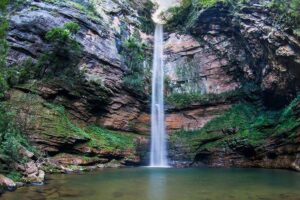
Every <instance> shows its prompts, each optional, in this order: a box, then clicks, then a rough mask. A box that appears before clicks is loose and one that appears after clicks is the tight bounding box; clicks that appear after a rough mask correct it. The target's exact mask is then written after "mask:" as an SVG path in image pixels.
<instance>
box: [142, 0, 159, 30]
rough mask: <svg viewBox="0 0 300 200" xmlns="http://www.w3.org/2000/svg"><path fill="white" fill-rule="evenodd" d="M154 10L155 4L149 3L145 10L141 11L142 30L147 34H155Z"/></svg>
mask: <svg viewBox="0 0 300 200" xmlns="http://www.w3.org/2000/svg"><path fill="white" fill-rule="evenodd" d="M153 9H154V4H153V3H152V2H151V1H147V2H146V4H145V8H144V9H142V10H141V11H139V21H140V23H141V25H140V29H141V30H142V31H143V32H145V33H147V34H151V33H153V31H154V28H155V27H154V22H153V20H152V12H153Z"/></svg>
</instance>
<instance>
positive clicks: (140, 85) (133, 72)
mask: <svg viewBox="0 0 300 200" xmlns="http://www.w3.org/2000/svg"><path fill="white" fill-rule="evenodd" d="M146 50H147V46H146V45H145V44H144V43H141V42H140V41H138V39H136V38H134V37H130V38H128V39H127V40H125V41H124V42H123V49H122V52H121V53H122V55H123V58H124V62H125V65H126V66H127V68H128V69H127V72H126V74H125V77H124V84H125V86H127V87H128V88H130V89H133V90H134V91H137V92H143V91H144V89H145V86H146V85H145V81H146V79H147V76H148V75H147V74H146V69H145V68H144V62H147V56H146Z"/></svg>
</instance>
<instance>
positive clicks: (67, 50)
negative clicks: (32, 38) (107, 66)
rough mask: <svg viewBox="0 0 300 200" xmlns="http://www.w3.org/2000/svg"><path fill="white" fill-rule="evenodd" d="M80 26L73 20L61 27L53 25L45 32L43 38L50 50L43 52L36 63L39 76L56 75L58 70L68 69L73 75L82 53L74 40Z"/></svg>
mask: <svg viewBox="0 0 300 200" xmlns="http://www.w3.org/2000/svg"><path fill="white" fill-rule="evenodd" d="M79 29H80V27H79V25H78V24H76V23H74V22H70V23H66V24H64V26H63V27H55V28H53V29H51V30H50V31H48V32H47V34H46V36H45V38H46V40H47V41H48V42H49V43H50V44H51V50H50V51H49V52H48V53H46V54H43V55H42V56H41V57H40V59H39V61H38V63H37V68H40V73H39V77H40V78H43V77H44V76H45V75H46V74H48V75H49V76H53V75H54V76H56V75H57V73H58V72H60V74H61V72H64V71H68V72H70V73H71V74H73V75H78V74H79V73H75V74H74V71H75V72H77V71H76V70H75V66H76V64H77V63H78V60H79V57H80V55H81V53H82V49H81V46H80V44H79V43H78V42H77V41H76V40H75V34H76V33H77V32H78V31H79Z"/></svg>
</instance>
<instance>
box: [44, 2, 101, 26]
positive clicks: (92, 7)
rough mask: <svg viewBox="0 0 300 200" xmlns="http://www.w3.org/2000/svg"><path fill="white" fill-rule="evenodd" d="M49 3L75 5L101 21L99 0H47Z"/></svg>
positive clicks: (90, 16) (74, 6)
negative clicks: (98, 7)
mask: <svg viewBox="0 0 300 200" xmlns="http://www.w3.org/2000/svg"><path fill="white" fill-rule="evenodd" d="M45 1H46V2H48V3H52V4H58V5H65V6H68V7H71V8H72V7H73V8H75V9H77V10H79V11H81V12H83V13H84V14H85V15H86V16H88V17H89V18H91V19H93V20H96V21H100V20H101V17H100V15H99V14H98V12H97V11H96V3H97V0H88V1H82V0H45Z"/></svg>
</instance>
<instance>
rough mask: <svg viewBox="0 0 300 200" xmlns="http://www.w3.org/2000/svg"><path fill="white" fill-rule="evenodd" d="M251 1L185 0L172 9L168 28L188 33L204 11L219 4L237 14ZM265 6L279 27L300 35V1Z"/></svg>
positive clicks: (278, 1)
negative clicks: (270, 10) (224, 5)
mask: <svg viewBox="0 0 300 200" xmlns="http://www.w3.org/2000/svg"><path fill="white" fill-rule="evenodd" d="M248 2H249V0H183V1H182V3H181V5H180V6H178V7H174V8H171V9H170V10H169V12H168V14H167V15H166V16H169V17H166V20H167V26H168V27H169V28H177V29H179V30H181V31H187V30H188V29H189V28H190V27H192V25H193V24H194V23H195V21H196V20H197V18H198V15H199V14H200V11H201V10H202V9H205V8H208V7H212V6H215V5H216V4H217V3H222V4H226V5H228V6H229V7H230V10H232V11H233V12H236V11H237V10H239V9H240V8H242V7H243V6H244V5H246V4H247V3H248ZM261 4H262V5H263V6H266V7H269V8H271V9H273V11H274V14H275V16H274V18H275V21H276V23H277V25H279V26H285V27H288V28H291V29H292V30H293V31H294V34H296V35H298V36H299V35H300V14H299V13H300V0H288V1H286V0H272V1H271V2H266V1H261Z"/></svg>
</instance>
